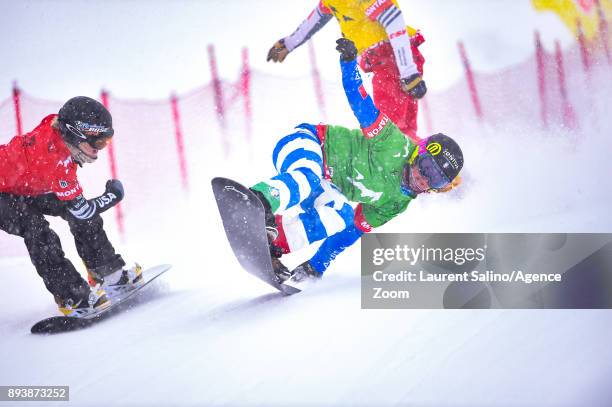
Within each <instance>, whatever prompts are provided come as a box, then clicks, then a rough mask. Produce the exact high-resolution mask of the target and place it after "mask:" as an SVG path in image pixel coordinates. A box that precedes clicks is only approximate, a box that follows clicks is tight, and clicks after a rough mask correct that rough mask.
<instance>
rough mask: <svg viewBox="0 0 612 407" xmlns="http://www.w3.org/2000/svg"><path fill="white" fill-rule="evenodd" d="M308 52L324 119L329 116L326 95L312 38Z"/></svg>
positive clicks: (316, 94)
mask: <svg viewBox="0 0 612 407" xmlns="http://www.w3.org/2000/svg"><path fill="white" fill-rule="evenodd" d="M308 54H309V56H310V66H312V80H313V81H314V88H315V96H316V98H317V103H318V104H319V111H320V112H321V114H322V115H323V119H326V118H327V114H326V109H325V95H324V94H323V87H322V86H321V75H320V74H319V69H318V68H317V56H316V54H315V49H314V45H313V43H312V40H310V41H308Z"/></svg>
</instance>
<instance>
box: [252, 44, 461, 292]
mask: <svg viewBox="0 0 612 407" xmlns="http://www.w3.org/2000/svg"><path fill="white" fill-rule="evenodd" d="M336 49H337V50H338V51H339V52H340V66H341V70H342V84H343V86H344V91H345V93H346V96H347V98H348V101H349V104H350V106H351V109H352V110H353V113H354V114H355V116H356V117H357V120H358V121H359V124H360V127H361V129H347V128H345V127H341V126H332V125H324V124H319V125H312V124H300V125H299V126H297V127H296V128H295V132H294V133H292V134H290V135H287V136H285V137H283V138H282V139H281V140H280V141H279V142H278V143H277V145H276V147H275V148H274V151H273V153H272V161H273V164H274V166H275V168H276V170H277V171H278V175H276V176H274V177H272V178H270V179H267V180H265V181H262V182H260V183H258V184H256V185H254V186H252V187H251V190H253V191H254V192H255V193H256V194H257V196H258V197H259V199H260V200H261V201H262V203H263V205H264V208H265V209H266V228H267V230H268V238H269V241H270V252H271V255H272V264H273V266H274V271H275V273H276V274H277V275H278V276H279V278H280V279H281V280H285V279H288V278H290V277H292V278H293V280H296V281H299V280H300V279H303V278H304V277H306V276H314V277H320V276H322V274H323V272H324V271H325V270H326V269H327V267H328V266H329V264H330V263H331V261H332V260H333V259H334V258H336V256H338V254H340V253H341V252H342V251H344V250H345V249H346V248H347V247H349V246H351V245H352V244H353V243H355V242H356V241H357V240H358V239H359V238H360V237H361V235H362V234H363V233H366V232H369V231H371V230H372V229H373V228H376V227H379V226H381V225H383V224H385V223H387V222H388V221H390V220H391V219H393V218H394V217H396V216H397V215H399V214H400V213H402V212H404V211H405V210H406V208H407V207H408V204H409V203H410V201H412V200H413V199H415V198H416V197H417V196H418V195H419V194H421V193H424V192H430V191H436V192H441V191H445V190H448V189H449V188H450V187H451V186H452V182H453V180H454V179H455V178H456V177H457V175H458V174H459V171H460V170H461V168H462V167H463V154H462V152H461V149H460V148H459V146H458V145H457V143H456V142H455V141H454V140H453V139H451V138H450V137H448V136H446V135H444V134H436V135H433V136H431V137H428V138H426V139H423V141H422V142H421V143H420V144H419V145H417V144H414V143H413V142H412V141H411V140H410V139H409V138H408V137H407V136H406V135H405V134H403V133H402V132H401V131H400V130H399V129H398V127H397V126H396V125H395V124H394V123H393V122H392V121H391V120H389V118H388V117H387V116H386V115H385V114H384V113H381V112H380V110H379V109H378V108H377V107H376V106H375V105H374V102H373V101H372V99H371V98H370V96H369V95H368V94H367V93H366V91H365V88H364V87H363V83H362V80H361V76H360V74H359V71H358V70H357V63H356V61H355V57H356V55H357V50H356V48H355V45H354V44H353V43H352V42H351V41H350V40H347V39H345V38H341V39H339V40H338V41H337V47H336ZM352 203H353V204H356V206H355V207H353V205H352ZM298 205H299V206H300V209H301V213H299V214H298V215H296V216H289V215H285V216H283V213H284V212H285V211H286V210H288V209H290V208H293V207H295V206H298ZM320 240H323V243H322V244H321V246H320V247H319V249H318V251H317V252H316V254H315V255H314V256H313V257H312V258H311V259H310V260H308V261H306V262H305V263H303V264H301V265H300V266H298V267H297V268H296V269H294V270H291V271H290V270H288V269H287V267H285V266H284V265H283V264H282V263H281V261H280V257H281V256H282V255H283V254H286V253H289V252H294V251H296V250H299V249H301V248H304V247H306V246H308V245H310V244H312V243H314V242H317V241H320Z"/></svg>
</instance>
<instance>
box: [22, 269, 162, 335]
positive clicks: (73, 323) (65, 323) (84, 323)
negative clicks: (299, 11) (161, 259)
mask: <svg viewBox="0 0 612 407" xmlns="http://www.w3.org/2000/svg"><path fill="white" fill-rule="evenodd" d="M170 267H172V266H171V265H169V264H162V265H160V266H155V267H151V268H149V269H146V270H144V271H143V272H142V274H143V278H144V280H145V282H144V284H143V285H141V286H140V287H138V288H137V289H135V290H133V291H130V292H127V293H125V294H122V295H119V296H115V297H112V298H111V306H110V307H108V308H106V309H105V310H103V311H100V312H98V313H97V314H93V315H89V316H87V317H83V318H76V317H66V316H55V317H50V318H45V319H43V320H42V321H39V322H37V323H36V324H34V326H33V327H32V328H31V329H30V332H32V333H33V334H54V333H60V332H67V331H74V330H77V329H82V328H86V327H88V326H91V325H93V324H95V323H97V322H100V321H102V320H104V319H106V318H108V317H110V316H112V315H115V314H117V313H119V312H121V311H122V310H124V309H126V307H122V306H121V305H125V304H128V303H129V301H130V300H132V299H133V298H135V297H136V295H137V294H138V293H140V292H142V289H143V288H145V287H146V286H147V285H149V283H151V281H153V280H155V279H156V278H157V277H159V276H161V275H162V274H164V273H165V272H166V271H168V270H170Z"/></svg>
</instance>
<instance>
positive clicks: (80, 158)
mask: <svg viewBox="0 0 612 407" xmlns="http://www.w3.org/2000/svg"><path fill="white" fill-rule="evenodd" d="M66 147H68V150H70V154H71V155H72V158H73V159H74V161H76V162H77V164H79V165H80V166H81V167H82V166H83V164H91V163H93V162H94V161H96V160H97V158H93V157H90V156H88V155H87V154H85V153H84V152H83V151H82V150H81V149H80V148H78V147H76V146H73V145H72V144H70V143H66Z"/></svg>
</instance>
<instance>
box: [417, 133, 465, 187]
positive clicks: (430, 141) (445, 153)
mask: <svg viewBox="0 0 612 407" xmlns="http://www.w3.org/2000/svg"><path fill="white" fill-rule="evenodd" d="M425 142H426V144H425V150H427V152H428V153H429V154H431V156H432V157H433V159H434V161H435V162H436V163H437V164H438V165H439V166H440V168H441V169H442V171H443V172H444V174H446V176H447V177H448V179H449V180H451V181H452V180H454V179H455V177H456V176H457V175H458V174H459V171H461V168H462V167H463V153H462V152H461V148H460V147H459V144H457V142H456V141H455V140H453V139H452V138H450V137H448V136H447V135H445V134H442V133H438V134H434V135H433V136H431V137H429V138H427V139H426V140H425Z"/></svg>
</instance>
